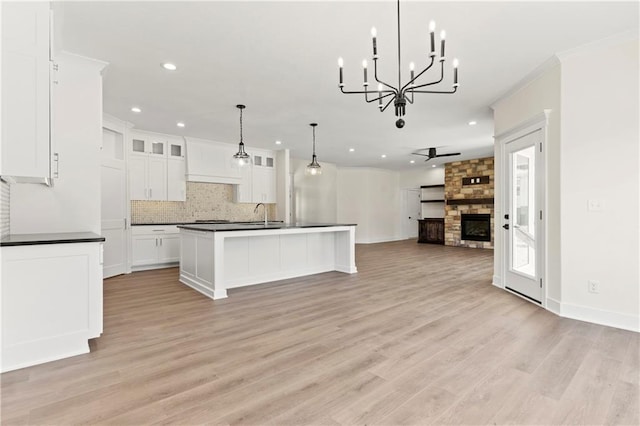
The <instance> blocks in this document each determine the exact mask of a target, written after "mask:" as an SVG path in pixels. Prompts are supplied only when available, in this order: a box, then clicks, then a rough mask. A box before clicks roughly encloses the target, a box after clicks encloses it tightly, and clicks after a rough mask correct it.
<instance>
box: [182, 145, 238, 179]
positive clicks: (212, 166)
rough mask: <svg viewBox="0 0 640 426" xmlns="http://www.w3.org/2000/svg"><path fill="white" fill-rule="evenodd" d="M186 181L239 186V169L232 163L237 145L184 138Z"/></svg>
mask: <svg viewBox="0 0 640 426" xmlns="http://www.w3.org/2000/svg"><path fill="white" fill-rule="evenodd" d="M185 141H186V145H187V151H186V161H187V164H186V166H187V181H188V182H207V183H226V184H236V185H237V184H239V183H240V181H241V174H240V169H239V168H238V167H237V166H236V165H235V162H234V161H233V154H235V152H236V151H237V150H238V146H237V145H232V144H228V143H222V142H214V141H210V140H206V139H197V138H189V137H185Z"/></svg>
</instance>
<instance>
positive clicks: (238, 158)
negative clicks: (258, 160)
mask: <svg viewBox="0 0 640 426" xmlns="http://www.w3.org/2000/svg"><path fill="white" fill-rule="evenodd" d="M236 108H238V109H239V110H240V143H239V144H238V152H236V153H235V154H233V159H234V161H235V162H236V164H238V165H239V166H246V165H248V164H249V163H251V157H249V154H247V153H246V152H245V150H244V142H242V110H243V109H245V108H246V107H245V106H244V105H236Z"/></svg>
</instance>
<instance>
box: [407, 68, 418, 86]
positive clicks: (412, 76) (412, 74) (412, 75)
mask: <svg viewBox="0 0 640 426" xmlns="http://www.w3.org/2000/svg"><path fill="white" fill-rule="evenodd" d="M415 68H416V64H414V63H413V62H410V63H409V71H411V80H409V81H411V85H412V86H413V79H414V78H415V77H414V70H415Z"/></svg>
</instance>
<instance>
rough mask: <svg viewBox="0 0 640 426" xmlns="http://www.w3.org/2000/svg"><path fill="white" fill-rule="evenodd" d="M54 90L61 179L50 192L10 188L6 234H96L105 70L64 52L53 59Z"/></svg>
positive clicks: (21, 186)
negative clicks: (56, 77)
mask: <svg viewBox="0 0 640 426" xmlns="http://www.w3.org/2000/svg"><path fill="white" fill-rule="evenodd" d="M56 62H57V63H58V65H59V71H58V81H59V83H58V84H57V85H55V86H54V88H53V91H54V92H53V105H52V117H53V118H52V133H51V137H52V140H53V151H54V152H58V153H59V154H60V169H59V170H60V177H59V178H58V179H54V184H53V186H52V187H47V186H44V185H34V184H16V185H13V186H12V187H11V206H10V208H11V233H12V234H33V233H39V232H83V231H89V232H95V233H97V234H99V233H100V225H101V224H100V217H101V211H100V205H101V199H100V191H101V185H100V146H101V144H102V76H101V74H100V72H101V71H102V69H103V68H104V66H105V65H106V64H105V63H104V62H100V61H94V60H92V59H88V58H84V57H81V56H76V55H72V54H67V53H61V54H60V55H58V56H57V57H56Z"/></svg>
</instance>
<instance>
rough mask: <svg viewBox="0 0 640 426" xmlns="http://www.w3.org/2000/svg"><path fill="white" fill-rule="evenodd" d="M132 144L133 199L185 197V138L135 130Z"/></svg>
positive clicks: (130, 159)
mask: <svg viewBox="0 0 640 426" xmlns="http://www.w3.org/2000/svg"><path fill="white" fill-rule="evenodd" d="M130 147H131V150H130V156H129V197H130V199H131V200H155V201H185V200H186V195H187V194H186V192H187V191H186V179H185V164H184V163H185V161H184V141H183V140H182V139H181V138H179V137H176V136H170V135H162V134H158V133H151V132H143V131H132V132H131V145H130Z"/></svg>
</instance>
